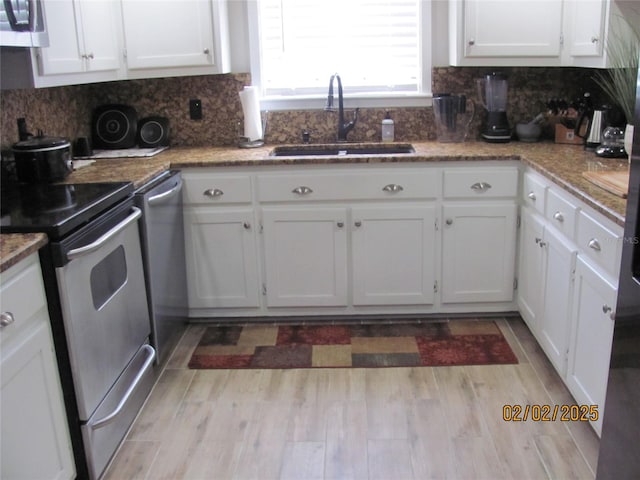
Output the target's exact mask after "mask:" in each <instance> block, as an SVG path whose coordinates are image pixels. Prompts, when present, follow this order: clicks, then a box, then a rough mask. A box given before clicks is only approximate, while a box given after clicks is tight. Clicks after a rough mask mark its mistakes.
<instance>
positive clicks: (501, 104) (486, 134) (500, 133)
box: [477, 73, 511, 142]
mask: <svg viewBox="0 0 640 480" xmlns="http://www.w3.org/2000/svg"><path fill="white" fill-rule="evenodd" d="M477 83H478V97H479V99H480V102H481V103H482V106H483V107H484V108H485V109H486V110H487V118H486V122H485V124H484V127H483V129H482V133H481V135H482V138H483V139H484V140H486V141H487V142H508V141H509V140H511V127H510V126H509V121H508V120H507V88H508V83H507V77H505V76H504V75H501V74H499V73H492V74H490V75H485V76H484V77H482V78H479V79H478V80H477Z"/></svg>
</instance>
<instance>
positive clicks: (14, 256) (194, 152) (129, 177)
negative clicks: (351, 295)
mask: <svg viewBox="0 0 640 480" xmlns="http://www.w3.org/2000/svg"><path fill="white" fill-rule="evenodd" d="M411 144H412V145H413V146H414V148H415V150H416V152H415V153H413V154H409V155H389V156H382V157H380V156H378V157H372V156H367V155H355V156H349V157H348V158H345V157H330V156H312V157H304V158H302V159H301V158H296V157H271V156H269V154H270V152H271V151H272V150H273V148H274V147H275V145H267V146H264V147H259V148H254V149H241V148H235V147H177V148H170V149H168V150H165V151H164V152H162V153H160V154H158V155H156V156H154V157H151V158H123V159H103V160H97V161H96V162H95V163H93V164H91V165H89V166H86V167H83V168H80V169H78V170H76V171H74V172H73V173H72V174H71V175H69V177H67V179H66V180H65V183H90V182H121V181H129V182H133V184H134V187H135V188H137V187H140V186H142V185H144V184H145V183H146V182H148V181H149V180H151V179H152V178H154V177H155V176H156V175H158V174H160V173H162V172H163V171H165V170H167V169H169V168H175V169H185V168H194V167H241V166H269V165H271V166H273V165H306V164H314V165H323V164H324V165H330V164H344V163H349V164H363V163H367V164H376V163H389V162H397V163H405V164H406V163H417V162H439V161H482V160H519V161H522V162H523V163H524V164H526V165H529V166H531V167H532V168H533V169H535V170H536V171H538V172H540V173H541V174H542V175H544V176H545V177H547V178H549V179H550V180H551V181H553V182H554V183H556V184H558V185H559V186H560V187H562V188H564V189H565V190H567V191H568V192H570V193H571V194H573V195H575V196H577V197H578V198H580V199H581V200H583V201H584V202H585V203H587V204H588V205H590V206H592V207H593V208H594V209H596V210H597V211H599V212H600V213H602V214H603V215H605V216H606V217H608V218H609V219H611V220H612V221H614V222H615V223H617V224H618V225H624V215H625V210H626V200H624V199H623V198H620V197H617V196H615V195H613V194H611V193H609V192H607V191H606V190H603V189H602V188H600V187H597V186H596V185H594V184H592V183H590V182H589V181H587V180H586V179H585V178H584V177H583V176H582V172H584V171H588V170H625V169H627V168H628V163H627V161H626V160H625V159H622V160H620V159H605V158H599V157H597V156H596V155H595V154H594V153H592V152H586V151H584V149H583V148H582V147H581V146H580V145H559V144H555V143H550V142H540V143H522V142H510V143H486V142H465V143H438V142H411ZM0 237H1V240H2V249H1V251H0V263H1V268H2V270H4V269H6V268H8V267H9V266H11V265H13V264H14V263H17V262H18V261H19V260H20V259H22V258H24V257H26V256H27V255H28V254H29V253H31V251H32V250H30V249H34V248H35V249H36V250H37V249H38V248H40V246H42V245H44V243H43V244H42V245H39V246H38V247H34V246H33V245H34V243H33V238H32V236H31V235H6V234H5V235H1V236H0ZM7 237H12V238H7ZM20 237H24V245H25V248H24V251H25V252H28V253H22V254H20V253H19V251H20V248H19V247H18V246H17V245H19V244H20V243H21V242H20V240H19V239H20ZM43 237H44V236H43ZM44 241H45V242H46V237H44ZM16 252H18V253H16ZM6 263H9V265H8V266H5V264H6Z"/></svg>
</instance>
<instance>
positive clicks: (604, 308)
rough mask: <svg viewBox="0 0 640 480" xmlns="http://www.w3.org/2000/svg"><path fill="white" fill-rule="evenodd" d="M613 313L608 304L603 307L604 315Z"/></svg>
mask: <svg viewBox="0 0 640 480" xmlns="http://www.w3.org/2000/svg"><path fill="white" fill-rule="evenodd" d="M610 311H611V307H610V306H609V305H607V304H606V303H605V304H604V305H602V313H609V312H610Z"/></svg>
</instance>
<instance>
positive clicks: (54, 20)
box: [37, 0, 85, 75]
mask: <svg viewBox="0 0 640 480" xmlns="http://www.w3.org/2000/svg"><path fill="white" fill-rule="evenodd" d="M44 10H45V15H46V18H47V32H48V34H49V46H48V47H47V48H39V49H38V50H37V52H38V70H39V73H40V75H58V74H63V73H79V72H83V71H84V69H85V62H84V57H83V55H84V46H83V43H82V36H81V35H82V30H81V28H80V22H81V19H80V17H79V15H78V16H76V5H75V2H74V1H72V0H60V1H56V2H46V3H45V5H44Z"/></svg>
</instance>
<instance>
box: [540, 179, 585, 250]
mask: <svg viewBox="0 0 640 480" xmlns="http://www.w3.org/2000/svg"><path fill="white" fill-rule="evenodd" d="M546 204H547V208H546V210H547V212H546V217H547V219H548V220H549V222H551V224H552V225H553V226H554V227H555V228H557V229H558V230H560V231H561V232H562V233H564V234H565V235H566V236H567V237H569V238H571V239H573V236H574V234H575V231H576V230H575V228H576V219H577V216H578V207H577V206H575V205H573V204H572V203H570V202H569V201H567V200H565V199H564V198H562V197H561V196H560V195H558V194H557V193H556V192H554V191H553V190H551V189H550V190H548V191H547V198H546Z"/></svg>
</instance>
